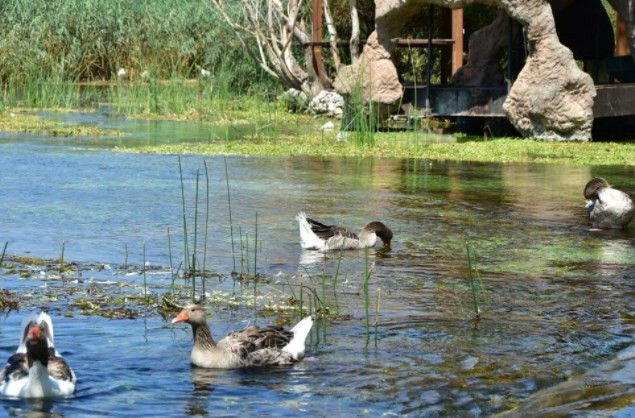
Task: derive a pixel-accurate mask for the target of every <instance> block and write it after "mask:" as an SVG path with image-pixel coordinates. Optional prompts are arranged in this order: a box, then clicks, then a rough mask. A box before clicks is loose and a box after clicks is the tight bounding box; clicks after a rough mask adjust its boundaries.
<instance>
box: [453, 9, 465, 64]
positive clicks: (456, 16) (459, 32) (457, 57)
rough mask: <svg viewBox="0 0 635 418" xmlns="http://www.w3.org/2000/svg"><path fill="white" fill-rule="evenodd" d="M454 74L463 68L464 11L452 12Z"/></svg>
mask: <svg viewBox="0 0 635 418" xmlns="http://www.w3.org/2000/svg"><path fill="white" fill-rule="evenodd" d="M452 39H454V48H453V49H452V74H454V73H455V72H456V71H457V70H458V69H459V68H461V67H462V66H463V9H453V10H452Z"/></svg>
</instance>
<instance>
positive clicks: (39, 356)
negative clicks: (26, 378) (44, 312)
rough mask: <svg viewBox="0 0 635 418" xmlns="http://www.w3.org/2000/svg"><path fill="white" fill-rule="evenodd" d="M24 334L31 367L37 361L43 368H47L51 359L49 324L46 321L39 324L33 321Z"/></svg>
mask: <svg viewBox="0 0 635 418" xmlns="http://www.w3.org/2000/svg"><path fill="white" fill-rule="evenodd" d="M24 332H25V335H24V343H25V345H26V355H27V362H28V365H29V367H31V366H32V365H33V362H35V361H39V362H40V363H42V365H43V366H46V365H47V364H48V359H49V341H50V339H51V338H50V331H49V329H48V324H47V323H46V322H44V321H42V322H39V323H38V322H36V321H31V322H29V324H28V326H27V327H26V328H25V330H24Z"/></svg>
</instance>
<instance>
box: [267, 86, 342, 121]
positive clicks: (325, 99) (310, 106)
mask: <svg viewBox="0 0 635 418" xmlns="http://www.w3.org/2000/svg"><path fill="white" fill-rule="evenodd" d="M278 100H280V101H282V102H283V103H285V105H286V107H287V109H288V110H289V111H290V112H308V113H311V114H313V115H315V116H327V117H330V118H337V119H341V118H342V114H343V113H344V98H343V97H342V96H340V95H339V94H338V93H337V92H335V91H330V90H322V91H321V92H320V93H318V95H317V96H315V97H314V98H313V99H311V100H309V99H308V97H307V95H306V94H304V92H302V91H300V90H297V89H289V90H287V91H285V92H284V93H282V94H281V95H280V96H278Z"/></svg>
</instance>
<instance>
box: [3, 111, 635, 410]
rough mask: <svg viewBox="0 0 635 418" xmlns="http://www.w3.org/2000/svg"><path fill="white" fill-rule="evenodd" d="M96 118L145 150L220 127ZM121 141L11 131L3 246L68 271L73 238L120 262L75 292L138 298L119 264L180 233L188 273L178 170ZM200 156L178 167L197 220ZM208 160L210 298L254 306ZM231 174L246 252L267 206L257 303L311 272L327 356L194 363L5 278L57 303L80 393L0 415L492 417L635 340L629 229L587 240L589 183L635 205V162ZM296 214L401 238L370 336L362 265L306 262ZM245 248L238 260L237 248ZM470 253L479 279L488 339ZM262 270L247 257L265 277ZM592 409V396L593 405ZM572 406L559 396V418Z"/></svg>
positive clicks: (344, 166) (157, 255)
mask: <svg viewBox="0 0 635 418" xmlns="http://www.w3.org/2000/svg"><path fill="white" fill-rule="evenodd" d="M68 117H73V118H78V117H79V118H81V117H83V116H81V115H71V116H68ZM89 123H97V124H102V125H101V126H105V127H112V128H115V129H120V130H124V131H126V132H128V134H127V135H125V137H126V139H125V141H127V142H128V141H139V142H138V143H143V142H144V141H148V140H150V141H166V142H170V141H186V140H205V138H206V135H209V132H210V130H209V127H201V126H199V125H193V124H187V123H180V122H147V124H148V125H149V126H152V127H151V128H148V125H145V127H144V124H146V122H131V121H125V120H118V119H116V118H110V117H97V119H95V120H92V119H91V120H90V121H89ZM137 123H139V126H135V124H137ZM137 129H138V130H137ZM144 129H145V131H144ZM144 132H145V133H144ZM122 140H124V139H122V138H114V139H110V138H106V139H94V138H92V139H86V138H84V139H79V140H77V141H78V142H73V141H75V140H68V141H69V142H64V141H65V140H59V142H51V139H50V138H43V137H36V136H21V135H16V134H11V135H9V134H7V135H3V139H2V141H1V143H0V178H2V179H3V187H2V191H1V192H0V193H1V196H2V198H1V199H0V225H2V229H1V230H0V242H4V241H9V242H10V245H9V252H10V254H26V253H29V252H30V253H31V254H33V255H36V256H38V257H50V258H57V257H58V255H59V251H60V245H61V241H62V240H64V241H65V251H66V252H65V258H66V259H68V260H73V261H78V262H82V263H87V262H98V263H108V264H112V265H113V266H115V267H114V268H112V269H108V268H104V269H103V270H100V271H98V272H97V271H96V269H92V270H87V271H82V272H81V275H80V276H81V277H77V278H76V279H77V280H78V281H80V280H81V281H84V283H83V286H85V287H86V286H89V285H90V283H91V280H94V281H102V282H106V281H109V282H113V283H118V282H122V283H123V282H126V283H129V284H130V289H132V290H130V291H133V290H134V291H137V292H141V288H140V284H141V283H142V278H141V276H140V275H139V274H138V273H134V272H129V273H128V272H126V273H122V272H120V271H119V270H118V268H117V265H121V264H123V263H124V259H126V260H127V261H126V263H131V264H132V263H136V264H137V265H140V264H141V263H142V246H143V242H144V241H145V248H146V256H147V261H148V262H149V263H150V264H151V265H153V266H155V265H158V266H168V265H169V260H168V257H169V249H168V243H167V237H166V230H167V227H170V228H171V231H172V239H173V241H172V249H173V251H174V252H175V254H174V255H173V259H174V260H176V261H177V263H178V259H179V258H180V257H181V255H182V254H181V252H182V248H183V243H182V239H183V237H182V231H181V229H180V228H181V226H182V215H181V200H180V199H181V197H180V185H179V171H178V163H177V160H176V158H175V157H174V156H157V155H129V154H119V153H111V152H109V151H108V148H110V147H112V146H113V145H116V144H117V141H122ZM89 142H90V144H88V143H89ZM88 148H90V149H88ZM202 161H203V159H202V158H201V157H198V156H183V157H182V162H183V177H184V182H185V184H184V190H185V193H186V210H187V220H188V227H189V226H190V225H193V211H194V202H193V200H194V187H195V177H196V170H197V168H198V169H200V168H201V166H202ZM205 161H206V163H207V166H208V168H209V177H210V215H211V216H210V219H211V220H212V222H210V225H209V236H210V237H211V239H210V240H209V243H208V246H207V251H208V252H207V263H208V265H207V268H208V269H210V270H211V271H213V272H216V273H219V274H221V275H222V276H223V279H215V280H211V279H210V280H209V281H208V282H207V286H208V287H207V288H206V289H207V291H208V292H210V295H211V296H210V300H212V298H213V295H214V294H215V293H214V292H226V293H228V294H231V295H234V294H239V293H240V292H244V293H249V294H253V293H254V292H255V291H256V290H254V289H255V288H254V286H253V283H252V282H246V283H236V282H234V281H232V280H231V279H229V278H228V276H229V272H231V270H232V259H233V257H232V253H231V240H230V237H229V219H228V213H227V212H228V211H227V200H226V199H227V196H226V188H225V168H224V163H223V158H222V157H209V158H205ZM227 161H228V163H229V173H230V177H231V193H232V195H231V199H232V210H233V219H234V230H235V231H238V229H239V227H240V229H241V231H242V232H243V234H244V235H245V234H247V233H248V234H249V240H250V243H251V245H252V247H251V248H253V238H254V235H255V234H254V232H255V231H254V213H255V211H256V210H257V211H258V237H259V240H262V241H261V245H260V246H259V248H260V249H259V252H258V273H259V274H261V275H263V276H265V277H266V278H268V280H267V281H263V282H262V283H258V287H257V292H258V294H259V295H260V294H262V295H267V294H275V295H281V294H284V297H287V296H288V295H286V294H285V293H283V292H290V290H289V289H290V288H291V287H292V285H294V284H296V285H297V283H298V282H299V280H304V283H305V285H307V286H313V287H314V288H315V289H316V291H317V293H318V294H319V295H320V297H322V295H323V293H322V292H324V296H325V299H326V300H325V303H326V304H327V305H328V307H329V309H331V310H332V311H334V315H333V317H332V319H331V321H329V323H328V331H327V334H328V335H327V336H328V338H327V340H326V341H324V340H323V339H321V340H320V344H319V345H317V344H316V343H317V340H316V338H315V336H312V338H313V340H312V345H311V346H310V347H309V348H308V349H307V354H308V355H309V356H312V357H314V359H312V361H305V362H304V363H301V364H299V365H296V366H295V367H291V368H280V369H267V370H254V371H252V370H247V371H206V370H200V369H193V368H192V367H191V366H190V364H189V350H190V349H191V344H192V337H191V330H190V329H189V327H175V326H171V325H169V324H167V323H166V322H165V321H164V320H162V319H160V318H158V317H156V316H153V315H150V316H147V317H146V318H145V320H144V321H142V320H108V319H104V318H100V317H96V316H83V315H81V314H80V313H81V312H79V313H78V312H77V311H76V310H74V309H76V308H74V307H72V306H71V307H67V308H69V309H68V310H69V311H70V314H69V315H68V317H65V316H64V313H65V312H67V310H65V309H64V306H61V305H62V304H63V303H65V302H64V301H65V300H69V299H68V298H70V296H65V297H66V298H67V299H63V298H62V297H61V296H62V295H66V293H62V294H60V299H59V300H58V301H57V302H56V301H54V300H53V299H52V298H51V295H50V294H49V292H50V291H51V289H56V288H62V286H61V285H60V284H59V283H58V282H56V280H58V279H55V278H53V277H50V276H49V275H40V274H39V272H37V271H34V272H30V273H29V275H28V277H21V276H20V275H19V272H15V273H14V274H13V275H9V276H7V278H6V280H4V281H3V287H4V286H7V287H10V288H11V289H13V290H19V291H24V292H30V293H32V294H33V297H32V301H31V302H30V306H46V307H49V308H52V309H55V310H54V311H53V312H52V314H53V316H54V321H55V326H56V332H57V333H58V334H59V335H56V342H57V343H58V345H59V348H60V349H62V350H64V349H65V350H67V351H65V352H64V355H65V357H67V359H68V360H69V362H70V363H71V365H73V367H74V368H75V370H76V372H77V375H78V376H79V386H78V393H77V395H76V396H75V397H72V398H69V399H65V400H59V401H55V402H53V403H52V404H47V405H48V406H42V407H41V408H40V407H36V406H32V405H31V404H29V403H27V402H23V401H9V402H6V403H4V405H3V407H4V408H5V409H4V410H5V411H6V412H7V413H9V409H7V408H15V409H13V410H11V411H12V412H11V413H14V412H15V411H17V412H15V414H16V415H27V414H28V412H29V411H34V410H37V409H46V408H48V412H50V413H51V414H53V415H55V414H59V415H73V414H86V415H101V414H108V413H113V414H121V415H126V414H129V415H131V414H140V413H141V414H145V415H161V416H182V415H184V414H185V415H203V414H210V415H212V414H228V415H229V414H234V415H235V414H248V413H258V414H291V415H298V414H317V415H323V414H325V413H328V414H330V415H336V416H337V415H356V414H359V413H360V412H361V411H363V412H364V413H367V414H372V415H376V414H377V415H378V414H383V413H396V414H412V415H426V416H427V415H431V416H434V415H460V416H466V415H472V416H487V415H491V414H495V413H501V412H504V411H507V410H510V409H513V408H517V407H519V406H520V405H521V404H523V402H525V401H526V402H527V405H532V403H531V402H532V401H531V399H534V396H536V397H539V396H541V395H540V393H541V392H542V391H543V390H547V391H548V390H550V389H549V388H550V387H553V388H554V389H553V390H555V391H558V390H559V389H556V388H558V387H560V386H558V384H560V383H562V382H566V381H568V380H569V379H573V381H575V379H576V378H577V377H578V376H585V375H586V373H593V370H597V372H598V373H600V376H604V377H606V378H607V379H608V377H610V376H615V373H614V371H612V370H613V369H611V370H609V369H604V367H609V366H602V365H603V364H609V365H610V364H614V363H611V362H612V361H613V360H612V359H613V358H614V357H615V356H616V355H618V354H617V353H619V352H620V350H623V349H625V348H626V347H628V346H631V345H632V344H633V342H634V341H633V335H634V333H635V322H633V300H635V247H634V243H635V230H634V229H633V226H631V228H630V229H628V230H626V231H605V232H592V231H589V225H588V219H587V215H586V211H585V208H584V199H583V196H582V188H583V186H584V184H585V183H586V181H588V179H589V178H591V177H593V176H598V175H599V176H604V177H607V178H609V179H610V181H611V183H612V184H614V185H616V186H618V187H620V188H621V189H623V190H625V191H626V192H628V193H630V194H631V195H635V176H634V174H635V172H634V171H633V168H632V167H601V168H590V167H571V166H563V165H549V164H540V165H536V164H476V163H463V162H439V161H427V160H393V159H355V158H328V159H325V158H309V157H295V158H238V157H230V158H228V159H227ZM201 202H203V201H201ZM201 207H202V203H200V204H199V209H200V208H201ZM301 210H304V211H306V212H307V214H308V215H309V216H310V217H313V218H315V219H318V220H320V221H323V222H325V223H329V224H330V223H332V224H338V225H342V226H345V227H349V228H351V229H352V230H356V229H358V228H361V226H362V225H364V224H365V223H366V222H368V221H369V220H381V221H383V222H385V223H386V224H387V225H388V226H389V227H390V228H391V229H392V231H393V233H394V239H393V242H392V248H391V249H390V250H387V249H382V248H379V247H377V248H375V249H373V250H371V251H369V268H370V269H371V271H372V275H371V277H370V280H369V284H368V285H369V294H370V299H371V303H370V311H371V312H372V316H373V318H372V319H373V320H374V317H375V303H376V302H375V297H376V294H377V289H381V290H380V295H381V299H380V306H379V309H378V311H377V320H378V327H377V333H378V334H377V340H376V342H374V341H373V340H371V341H370V342H369V344H366V339H365V325H364V322H365V321H364V320H365V318H364V294H363V273H364V269H365V266H364V264H365V262H364V254H363V252H358V251H349V252H346V253H344V254H342V255H341V256H340V255H339V254H327V255H324V254H319V253H315V252H310V251H303V250H302V249H301V248H300V245H299V236H298V231H297V225H296V223H295V221H294V217H295V214H296V213H297V212H299V211H301ZM200 219H202V216H201V214H200V213H199V222H200ZM199 225H200V224H199ZM200 236H201V235H199V237H200ZM235 238H236V240H237V250H236V253H235V254H234V255H235V256H236V257H237V262H238V263H240V261H241V257H243V258H245V257H246V254H245V252H244V251H243V252H242V253H241V251H240V243H239V242H238V237H237V236H236V237H235ZM466 241H467V242H469V244H470V246H471V248H473V250H474V252H475V257H474V260H475V264H476V266H475V267H476V269H478V272H479V273H480V276H481V278H482V282H483V288H484V291H483V295H482V300H481V301H480V304H481V305H480V308H481V309H482V314H481V320H480V322H479V323H478V326H477V327H476V328H475V326H474V322H473V321H472V318H473V316H474V312H473V308H472V305H473V300H472V298H473V296H472V293H471V291H470V287H469V283H468V280H467V277H468V266H467V261H466V255H465V243H466ZM124 249H126V250H124ZM250 251H252V250H250ZM249 254H250V255H249V256H250V257H253V252H250V253H249ZM249 260H250V262H249V263H247V262H246V258H245V260H243V261H244V262H245V263H244V264H249V265H251V266H253V258H250V259H249ZM338 265H339V270H338ZM336 271H337V274H338V275H337V279H336V280H333V276H334V275H335V272H336ZM152 273H153V274H148V280H149V283H150V290H151V291H156V292H161V291H165V289H167V288H168V286H169V284H170V278H169V274H167V273H166V272H165V269H161V268H159V269H156V271H153V272H152ZM322 277H324V278H325V279H324V280H323V279H322ZM74 279H75V278H74ZM95 283H96V282H95ZM322 283H324V284H322ZM80 285H82V283H79V284H77V285H73V286H74V288H80V287H81V286H80ZM64 286H69V284H68V283H66V284H64ZM179 286H189V283H187V284H186V283H183V284H181V283H179ZM322 286H323V287H324V289H322ZM67 288H68V287H67ZM296 296H298V295H297V294H296ZM214 300H215V299H214ZM305 303H306V302H305ZM210 305H211V310H212V312H211V322H212V333H213V334H214V336H215V338H217V339H219V338H221V337H222V336H223V335H226V334H227V333H228V332H230V331H232V330H235V329H239V328H242V327H244V326H245V325H247V324H248V323H253V322H255V323H257V324H261V325H264V324H268V323H269V322H270V321H273V320H274V317H272V318H268V317H263V316H260V315H257V314H254V309H253V308H249V307H240V306H239V307H234V306H232V305H229V304H223V303H222V302H220V301H218V302H217V301H214V302H212V303H211V304H210ZM24 313H25V312H18V313H11V314H10V315H8V316H7V317H6V318H3V319H2V320H1V322H2V327H0V337H2V338H1V339H0V341H3V342H2V344H0V356H1V355H4V356H8V355H9V354H10V353H11V352H12V351H14V350H15V345H17V337H16V334H17V328H18V326H19V323H20V321H21V318H22V316H23V314H24ZM335 313H336V314H337V315H335ZM373 332H374V331H373ZM632 371H633V367H632V364H631V365H630V366H628V367H625V368H624V369H622V372H621V373H623V374H622V375H621V376H626V377H624V381H623V382H626V383H628V382H632V379H633V372H632ZM599 379H601V377H600V378H599ZM597 381H598V380H597V379H596V380H594V382H597ZM620 388H623V386H620V385H619V384H618V385H615V386H612V385H610V384H609V385H607V387H606V391H607V392H605V393H610V394H609V395H607V396H608V397H609V398H610V397H611V396H612V395H611V394H615V393H617V392H619V391H621V390H622V389H620ZM567 390H568V389H567ZM543 393H545V392H543ZM556 393H558V392H556ZM596 398H597V393H592V394H591V393H582V394H581V395H580V399H581V401H583V400H584V399H587V400H589V402H595V401H593V399H596ZM553 399H558V396H554V397H553ZM627 399H631V398H627ZM556 403H557V402H556ZM325 405H328V410H325ZM615 405H616V404H615ZM626 405H627V404H626V403H624V404H620V405H617V406H616V407H615V408H614V409H613V410H615V409H619V408H628V406H626ZM569 406H570V404H568V403H567V402H566V401H565V400H562V401H561V408H565V409H566V408H568V407H569ZM550 407H551V406H550ZM554 407H555V408H557V407H558V406H557V405H555V406H554ZM521 408H522V407H521ZM528 408H532V407H531V406H528ZM535 408H538V407H535ZM532 410H535V409H532ZM625 410H626V411H627V412H626V415H628V409H625ZM519 411H525V410H524V409H519Z"/></svg>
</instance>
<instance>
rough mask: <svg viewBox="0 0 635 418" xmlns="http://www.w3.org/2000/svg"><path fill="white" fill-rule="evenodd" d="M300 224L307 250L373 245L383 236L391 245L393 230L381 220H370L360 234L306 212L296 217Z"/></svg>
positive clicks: (385, 242)
mask: <svg viewBox="0 0 635 418" xmlns="http://www.w3.org/2000/svg"><path fill="white" fill-rule="evenodd" d="M295 219H296V220H297V221H298V224H299V226H300V243H301V244H302V248H304V249H305V250H318V251H334V250H353V249H360V248H367V247H372V246H374V245H375V243H376V242H377V237H379V238H381V240H382V241H383V242H384V245H385V246H387V247H390V241H391V240H392V231H391V230H390V228H388V227H387V226H386V225H384V224H383V223H382V222H379V221H373V222H369V223H367V224H366V225H364V227H363V228H362V231H361V232H360V233H359V235H357V234H355V233H353V232H351V231H349V230H348V229H346V228H342V227H339V226H336V225H324V224H323V223H321V222H318V221H316V220H313V219H311V218H307V217H306V214H305V213H304V212H300V213H298V215H297V216H296V218H295Z"/></svg>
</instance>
